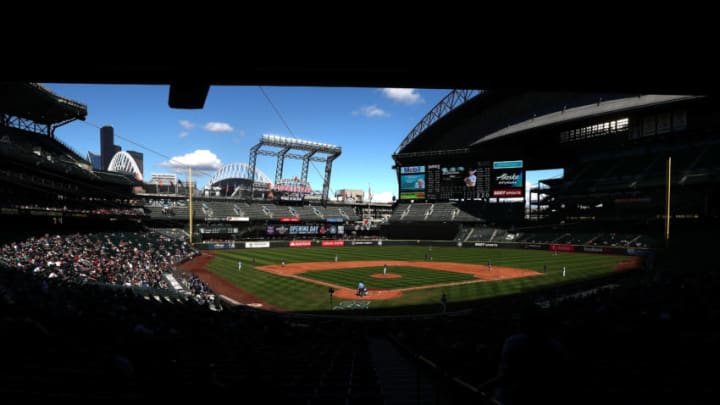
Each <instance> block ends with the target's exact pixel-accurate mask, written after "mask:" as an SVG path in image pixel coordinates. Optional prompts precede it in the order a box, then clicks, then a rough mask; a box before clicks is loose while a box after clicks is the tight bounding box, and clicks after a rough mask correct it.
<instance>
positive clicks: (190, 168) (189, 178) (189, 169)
mask: <svg viewBox="0 0 720 405" xmlns="http://www.w3.org/2000/svg"><path fill="white" fill-rule="evenodd" d="M192 184H193V183H192V167H188V185H192ZM188 192H189V194H190V214H189V215H190V218H189V219H190V244H191V245H192V243H193V241H192V235H193V230H192V219H193V208H192V192H193V190H192V187H188Z"/></svg>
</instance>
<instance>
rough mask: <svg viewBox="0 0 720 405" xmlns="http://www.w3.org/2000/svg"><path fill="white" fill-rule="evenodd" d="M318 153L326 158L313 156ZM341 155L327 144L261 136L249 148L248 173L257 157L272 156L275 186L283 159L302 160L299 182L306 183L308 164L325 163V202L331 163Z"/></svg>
mask: <svg viewBox="0 0 720 405" xmlns="http://www.w3.org/2000/svg"><path fill="white" fill-rule="evenodd" d="M264 146H270V147H275V148H280V149H276V150H272V149H270V150H268V149H263V147H264ZM292 150H298V151H304V152H306V153H304V154H298V153H291V151H292ZM318 153H324V154H325V155H327V156H326V157H324V158H322V157H318V156H315V155H316V154H318ZM340 154H342V148H341V147H339V146H335V145H330V144H327V143H320V142H314V141H308V140H305V139H296V138H286V137H283V136H277V135H263V136H261V137H260V142H259V143H258V144H256V145H255V146H253V147H252V148H250V159H248V162H249V165H250V171H251V172H254V171H255V165H256V163H257V156H258V155H262V156H272V157H275V158H277V164H276V167H275V184H279V183H280V180H281V179H282V174H283V167H284V165H285V159H286V158H290V159H298V160H302V161H303V164H302V173H301V179H300V180H301V181H302V182H303V183H305V182H307V176H308V167H309V165H310V162H311V161H313V162H324V163H325V177H324V178H323V190H322V201H323V203H325V202H327V199H328V191H329V189H330V176H331V174H332V163H333V161H334V160H335V159H337V158H338V156H340ZM252 191H253V189H252V186H251V189H250V195H253V194H252Z"/></svg>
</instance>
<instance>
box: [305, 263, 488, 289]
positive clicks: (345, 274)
mask: <svg viewBox="0 0 720 405" xmlns="http://www.w3.org/2000/svg"><path fill="white" fill-rule="evenodd" d="M382 272H383V269H382V268H378V267H377V266H375V267H360V268H356V269H340V270H323V271H308V272H305V273H302V274H300V275H301V276H303V277H306V278H311V279H313V280H319V281H325V282H326V283H332V284H337V285H341V286H343V287H347V288H357V286H358V282H360V281H362V282H363V283H364V284H365V287H367V288H371V289H372V288H386V289H391V288H405V287H416V286H421V285H433V284H445V283H454V282H457V281H468V280H476V278H475V277H473V275H472V274H462V273H453V272H450V271H442V270H430V269H421V268H417V267H402V266H388V273H392V274H399V275H400V276H402V278H384V279H382V278H374V277H370V275H372V274H382Z"/></svg>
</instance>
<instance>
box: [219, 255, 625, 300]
mask: <svg viewBox="0 0 720 405" xmlns="http://www.w3.org/2000/svg"><path fill="white" fill-rule="evenodd" d="M214 253H215V254H216V255H217V257H216V258H215V260H213V261H212V262H211V263H210V264H209V265H208V268H209V270H210V271H212V272H214V273H216V274H218V275H220V276H221V277H223V278H225V279H228V280H230V281H232V282H233V283H235V284H236V285H238V286H239V287H240V288H243V289H244V290H246V291H248V292H249V293H251V294H253V295H255V296H256V297H258V298H260V299H262V300H264V301H266V302H268V303H270V304H272V305H275V306H278V307H281V308H285V309H288V310H293V311H318V310H327V309H328V306H329V303H328V294H327V287H324V286H320V285H316V284H312V283H309V282H305V281H301V280H296V279H292V278H288V277H282V276H277V275H274V274H270V273H266V272H264V271H260V270H255V269H254V268H253V266H252V260H253V258H254V259H255V260H256V263H257V265H258V266H262V265H268V264H280V261H281V260H283V259H284V260H285V262H286V263H288V264H290V263H304V262H332V261H334V258H335V255H336V254H337V255H338V256H339V259H340V261H350V260H421V261H422V260H424V259H425V254H426V253H428V254H431V255H432V257H433V261H443V262H445V261H447V262H457V263H476V264H487V262H488V260H491V261H492V264H493V265H495V266H507V267H515V268H521V269H529V270H534V271H538V272H541V273H542V272H543V269H544V266H546V267H547V273H546V274H543V275H542V276H537V277H525V278H516V279H511V280H502V281H492V282H483V283H474V284H466V285H458V286H452V287H442V288H432V289H424V290H417V291H408V292H404V293H403V296H402V297H400V298H398V299H394V300H386V301H373V302H372V304H371V308H394V307H400V306H407V305H427V304H437V303H438V302H439V300H440V296H441V295H442V293H443V292H445V293H446V294H447V297H448V302H449V305H450V307H451V308H452V305H453V304H454V303H457V302H466V301H474V300H478V299H482V298H486V297H491V296H498V295H507V294H514V293H518V292H526V291H530V290H534V289H539V288H545V287H548V286H552V285H555V284H563V283H569V282H575V281H578V280H588V279H592V278H597V277H602V276H605V275H607V274H609V273H610V272H612V270H613V268H614V267H615V265H616V264H617V263H619V262H621V261H622V260H624V259H626V257H624V256H614V255H599V254H587V253H559V254H558V255H557V256H554V255H553V254H552V252H549V251H537V250H522V249H481V248H477V249H473V248H451V247H447V248H439V247H433V248H432V251H430V250H429V249H428V248H426V247H408V246H382V247H378V246H361V247H338V248H329V247H327V248H323V247H313V248H276V249H238V250H217V251H214ZM238 260H242V261H243V264H244V265H243V270H242V272H238V270H237V261H238ZM563 266H567V274H566V277H562V267H563ZM358 270H360V269H350V272H355V271H358ZM418 270H419V271H426V272H427V273H428V274H433V273H437V272H438V271H437V270H424V269H412V271H418ZM346 271H348V270H338V272H346ZM371 271H372V273H377V272H378V269H372V270H371ZM388 271H389V272H396V271H395V270H394V268H393V269H388ZM334 272H335V271H333V270H327V271H318V272H315V273H314V274H312V275H308V274H307V273H306V274H303V276H306V277H312V278H314V279H320V278H318V277H324V275H323V273H334ZM372 273H368V274H372ZM348 274H350V273H348ZM456 274H457V273H456ZM348 277H352V282H351V283H350V282H349V281H348V284H347V285H348V287H350V288H355V287H357V283H358V281H360V280H359V279H358V278H357V276H356V275H354V274H353V275H352V276H350V275H348ZM363 277H364V276H363ZM403 280H405V281H406V282H407V281H408V280H410V278H401V279H395V280H393V279H384V280H381V279H371V278H370V277H365V278H364V279H363V280H362V281H364V282H365V284H366V285H372V284H369V283H374V282H375V281H398V282H401V283H402V281H403ZM427 284H436V283H435V282H428V283H427ZM343 285H345V284H343ZM412 285H417V284H397V285H395V286H394V287H384V288H400V287H409V286H412Z"/></svg>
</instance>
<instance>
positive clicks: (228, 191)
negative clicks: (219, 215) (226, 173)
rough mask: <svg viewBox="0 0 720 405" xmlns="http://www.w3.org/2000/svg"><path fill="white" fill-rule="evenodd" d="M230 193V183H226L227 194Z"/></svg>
mask: <svg viewBox="0 0 720 405" xmlns="http://www.w3.org/2000/svg"><path fill="white" fill-rule="evenodd" d="M229 193H230V183H225V195H228V194H229Z"/></svg>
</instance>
